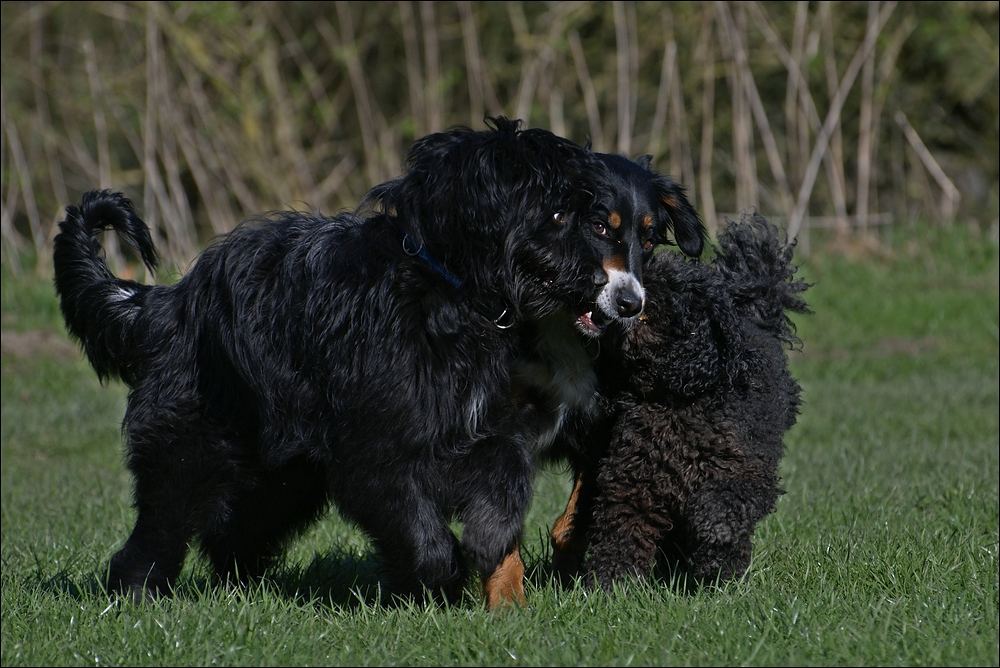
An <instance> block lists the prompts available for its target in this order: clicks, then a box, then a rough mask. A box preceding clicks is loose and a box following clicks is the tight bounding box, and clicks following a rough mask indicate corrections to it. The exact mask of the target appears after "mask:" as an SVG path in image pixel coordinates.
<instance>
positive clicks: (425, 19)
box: [420, 2, 444, 132]
mask: <svg viewBox="0 0 1000 668" xmlns="http://www.w3.org/2000/svg"><path fill="white" fill-rule="evenodd" d="M420 22H421V24H422V25H423V33H424V65H425V66H426V68H427V95H426V96H425V97H424V101H425V102H426V104H427V130H428V131H429V132H440V131H441V130H444V105H443V103H442V99H441V98H442V96H443V93H444V91H443V90H442V88H441V62H440V60H441V46H440V44H438V33H437V22H436V21H435V18H434V3H433V2H421V3H420Z"/></svg>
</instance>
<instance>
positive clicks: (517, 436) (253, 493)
mask: <svg viewBox="0 0 1000 668" xmlns="http://www.w3.org/2000/svg"><path fill="white" fill-rule="evenodd" d="M493 124H494V125H495V127H494V128H491V129H489V130H486V131H481V132H475V131H471V130H467V129H455V130H451V131H447V132H443V133H438V134H434V135H430V136H428V137H425V138H423V139H421V140H419V141H417V142H416V143H415V144H414V146H413V147H412V149H411V150H410V151H409V153H408V158H407V165H406V170H405V172H404V175H403V176H402V177H400V178H399V179H396V180H394V181H390V182H388V183H386V184H383V185H382V186H379V187H377V188H375V189H374V190H373V191H372V193H370V195H369V196H368V197H367V198H366V202H365V203H364V205H365V206H364V208H360V209H359V212H360V213H359V214H341V215H336V216H333V217H326V216H321V215H309V214H306V213H299V212H281V213H275V214H273V215H270V216H267V217H264V218H261V219H256V220H251V221H248V222H246V223H244V224H243V225H241V226H240V227H239V228H237V229H236V230H235V231H234V232H232V233H230V234H228V235H226V236H224V237H222V238H220V239H219V240H218V241H217V242H216V243H214V244H213V245H212V246H210V247H209V248H208V249H207V250H206V251H205V252H204V253H203V254H202V255H201V256H200V258H199V259H198V261H197V263H196V264H194V266H193V267H192V268H191V270H190V271H189V272H188V273H187V275H185V276H184V277H183V278H181V279H180V280H179V281H178V282H177V283H176V284H175V285H172V286H149V285H143V284H139V283H135V282H131V281H126V280H122V279H119V278H117V277H115V276H113V275H112V274H111V272H110V271H109V270H108V267H107V266H106V264H105V263H104V261H103V259H102V258H101V249H100V245H99V242H98V240H97V239H98V237H99V235H100V233H101V232H102V231H103V230H105V229H109V228H110V229H113V230H115V231H116V232H117V233H118V235H119V236H120V237H121V238H123V239H124V240H125V241H126V242H128V243H129V244H130V245H131V246H133V247H134V248H135V249H137V250H138V252H139V253H140V254H141V256H142V258H143V259H144V260H145V261H146V262H147V264H149V265H150V266H153V265H154V264H155V259H156V258H155V251H154V249H153V245H152V243H151V240H150V235H149V231H148V230H147V228H146V225H145V224H144V223H143V222H142V220H141V219H140V218H139V217H138V215H137V214H136V212H135V210H134V208H133V206H132V204H131V202H129V201H128V200H127V199H126V198H125V197H124V196H122V195H121V194H117V193H111V192H108V191H100V192H98V191H94V192H90V193H88V194H87V195H85V196H84V198H83V200H82V203H81V204H80V205H79V206H74V207H69V208H68V210H67V216H66V219H65V220H64V221H63V222H61V223H60V229H61V233H60V234H59V235H58V236H57V237H56V239H55V272H56V277H55V285H56V290H57V292H58V294H59V296H60V298H61V302H60V304H61V308H62V312H63V315H64V317H65V320H66V323H67V326H68V328H69V331H70V332H71V334H72V335H73V336H74V337H75V338H77V339H78V340H79V341H81V342H82V344H83V346H84V348H85V350H86V353H87V356H88V358H89V359H90V361H91V363H92V365H93V367H94V368H95V370H96V371H97V373H98V374H99V375H100V376H101V377H102V378H107V377H111V376H119V377H121V378H122V379H123V380H124V381H125V382H126V383H127V384H128V386H129V387H130V389H131V391H130V394H129V399H128V407H127V411H126V414H125V419H124V425H123V430H124V434H125V437H126V444H127V456H126V461H127V466H128V468H129V470H130V471H131V473H132V475H133V479H134V504H135V507H136V510H137V519H136V524H135V528H134V530H133V531H132V534H131V535H130V537H129V538H128V540H127V542H126V543H125V545H124V546H123V547H122V548H121V549H120V550H119V551H118V552H117V553H116V554H115V555H114V556H113V557H112V559H111V562H110V567H109V580H108V582H109V586H110V589H111V590H112V591H115V592H120V593H124V594H129V595H131V596H133V597H135V598H144V597H150V596H155V595H157V594H161V593H166V592H169V591H170V589H171V584H172V582H173V581H174V580H175V578H176V577H177V574H178V572H179V570H180V568H181V565H182V562H183V560H184V558H185V555H186V553H187V551H188V542H189V541H191V542H192V543H193V544H195V545H196V546H197V547H198V549H200V551H201V552H202V553H204V554H205V555H207V557H208V558H209V559H210V560H211V563H212V564H213V566H214V569H215V571H216V573H217V574H218V575H219V576H220V578H223V579H225V580H229V579H234V578H237V577H238V578H239V579H245V578H247V577H253V576H256V575H259V574H260V573H262V572H263V571H264V570H265V569H266V568H267V567H268V566H269V565H270V564H271V563H272V562H273V561H274V559H275V558H276V557H278V556H279V555H280V554H281V553H282V551H283V549H284V547H285V546H286V544H287V543H288V541H289V540H290V539H291V538H293V537H294V536H295V535H296V534H298V533H300V532H301V531H302V530H304V529H305V528H307V527H308V526H309V525H310V524H311V523H312V522H313V521H314V520H315V519H316V518H317V517H318V516H319V515H320V514H321V513H323V512H324V510H325V509H326V508H327V506H328V505H329V504H330V503H331V502H332V503H333V504H335V505H336V507H337V508H338V509H339V511H340V513H341V514H342V515H343V516H344V517H346V518H348V519H349V520H351V521H353V522H355V523H357V525H359V526H360V527H362V528H363V529H364V530H365V531H366V532H367V533H368V535H369V536H370V537H371V539H372V541H373V544H374V546H375V547H376V549H377V551H378V554H379V556H380V558H381V561H382V563H383V564H384V566H385V567H386V568H387V570H388V571H389V574H390V575H391V581H392V582H393V583H394V588H393V591H394V593H396V594H401V595H412V596H415V597H417V598H420V597H421V596H422V594H423V593H424V591H425V588H426V589H428V590H430V591H431V592H433V593H434V594H435V595H439V596H442V597H445V598H454V597H456V596H457V595H458V593H459V591H460V589H461V587H462V586H463V584H464V582H465V581H466V574H467V570H468V568H467V565H466V564H467V563H468V565H469V566H471V568H472V569H474V570H475V571H477V572H478V573H480V574H482V575H484V576H486V575H489V574H490V573H492V572H493V571H494V569H495V568H496V566H497V565H498V563H500V561H501V559H502V558H503V556H504V555H505V554H508V553H509V552H510V551H511V550H512V549H513V546H514V545H515V544H516V541H517V539H518V537H519V534H520V532H521V529H522V523H523V520H524V515H525V512H526V510H527V508H528V505H529V502H530V498H531V486H532V478H533V473H534V463H533V461H534V456H535V455H536V454H537V453H536V452H535V449H536V447H537V433H535V427H534V426H533V425H534V421H533V420H532V419H531V418H532V416H531V415H527V413H530V409H529V408H526V407H522V406H519V405H515V404H512V402H511V399H510V397H509V386H510V378H509V375H510V370H511V366H512V360H513V359H514V358H515V357H516V356H517V355H518V354H519V351H520V350H521V348H522V347H523V346H524V341H525V338H526V337H531V336H533V335H534V330H533V327H534V325H535V323H536V322H537V321H538V320H539V319H541V318H544V317H547V316H550V315H552V314H554V313H557V312H570V313H576V312H578V311H579V309H580V308H581V305H584V304H588V303H593V299H594V293H595V290H597V289H599V288H600V284H599V283H600V269H601V264H600V258H599V254H598V253H596V252H595V250H594V247H595V243H599V240H595V239H594V238H593V236H594V235H593V232H592V230H593V228H594V224H593V222H594V221H593V219H594V218H595V217H597V218H600V219H602V220H603V219H605V218H606V216H607V212H606V211H603V212H602V209H601V207H600V206H597V205H596V204H595V197H596V193H597V192H598V191H599V189H600V188H601V187H603V186H602V179H603V178H605V174H604V170H603V169H602V168H600V166H599V164H598V163H597V162H596V161H595V160H594V158H593V155H592V154H590V153H589V152H588V151H586V150H585V149H583V148H581V147H579V146H577V145H575V144H573V143H571V142H569V141H566V140H562V139H560V138H557V137H556V136H554V135H552V134H551V133H549V132H546V131H543V130H520V129H519V128H518V127H517V124H516V123H513V122H508V121H506V120H505V119H495V120H494V121H493ZM404 238H405V241H404ZM498 319H499V323H500V324H501V325H504V326H506V325H512V326H510V327H508V328H505V329H502V328H500V327H498V326H497V324H496V323H495V322H494V320H498ZM453 517H457V518H458V519H460V520H461V521H462V522H463V523H464V531H463V534H462V537H461V541H460V540H459V539H458V538H456V536H455V535H454V534H453V533H452V531H451V530H450V528H449V524H448V523H449V520H450V519H452V518H453Z"/></svg>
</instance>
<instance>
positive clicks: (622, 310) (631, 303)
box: [615, 290, 642, 318]
mask: <svg viewBox="0 0 1000 668" xmlns="http://www.w3.org/2000/svg"><path fill="white" fill-rule="evenodd" d="M615 306H616V307H617V308H618V315H620V316H621V317H623V318H631V317H632V316H634V315H639V312H640V311H642V298H641V297H639V295H637V294H635V293H634V292H632V291H631V290H622V291H621V292H619V293H618V295H617V296H616V297H615Z"/></svg>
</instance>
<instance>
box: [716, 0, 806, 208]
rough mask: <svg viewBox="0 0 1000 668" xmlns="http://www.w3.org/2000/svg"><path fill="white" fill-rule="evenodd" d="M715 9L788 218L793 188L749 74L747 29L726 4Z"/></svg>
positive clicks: (751, 76)
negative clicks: (737, 22) (744, 39)
mask: <svg viewBox="0 0 1000 668" xmlns="http://www.w3.org/2000/svg"><path fill="white" fill-rule="evenodd" d="M716 8H717V9H718V12H719V18H720V23H721V25H722V29H723V30H724V31H725V32H727V33H728V37H729V39H728V40H727V41H729V42H731V44H732V51H733V56H734V62H735V67H736V77H737V81H738V84H740V88H741V89H742V94H743V95H744V96H745V99H746V100H747V101H748V102H749V104H750V109H751V111H752V112H753V117H754V120H755V121H756V123H757V131H758V133H760V137H761V141H762V142H763V143H764V151H765V155H766V156H767V161H768V165H769V166H770V168H771V175H772V177H773V178H774V181H775V185H776V186H777V189H778V195H777V200H778V202H779V206H780V208H781V214H782V215H783V216H788V215H790V214H791V212H792V193H791V188H790V187H789V185H788V177H787V176H786V174H785V168H784V165H783V164H782V160H781V152H780V151H779V149H778V142H777V140H776V139H775V136H774V132H773V131H772V130H771V124H770V122H769V121H768V118H767V111H766V110H765V109H764V102H763V100H762V99H761V97H760V92H759V91H758V90H757V83H756V82H755V81H754V77H753V73H752V72H751V71H750V65H749V62H748V58H747V52H746V47H745V46H744V41H743V35H745V34H746V28H745V26H743V28H742V30H741V29H738V28H737V26H736V24H735V22H734V21H733V17H732V14H731V13H730V11H729V7H728V6H727V5H726V3H723V2H718V3H716ZM748 122H749V121H748ZM750 157H752V156H750Z"/></svg>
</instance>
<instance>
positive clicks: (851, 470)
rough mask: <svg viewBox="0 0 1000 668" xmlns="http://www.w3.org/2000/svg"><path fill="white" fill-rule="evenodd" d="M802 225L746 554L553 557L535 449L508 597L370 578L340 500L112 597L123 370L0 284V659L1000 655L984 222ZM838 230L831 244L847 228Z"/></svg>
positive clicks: (761, 660)
mask: <svg viewBox="0 0 1000 668" xmlns="http://www.w3.org/2000/svg"><path fill="white" fill-rule="evenodd" d="M822 241H823V240H822V239H818V238H816V237H815V236H814V239H813V244H812V247H813V249H814V251H813V253H812V255H811V256H810V257H808V258H800V259H799V261H800V262H802V263H803V267H802V269H801V270H800V274H801V275H803V276H804V277H805V278H806V279H807V280H808V281H810V282H812V283H814V286H813V287H812V288H811V289H810V290H809V291H807V292H806V294H805V296H806V298H807V300H808V301H809V303H810V306H811V307H812V308H813V310H814V311H815V314H814V315H811V316H806V317H801V318H797V323H798V331H799V334H800V336H801V337H802V338H803V340H804V346H803V347H802V349H801V351H792V352H790V353H789V354H790V358H791V360H792V368H793V371H794V373H795V375H796V376H797V377H798V378H799V379H800V382H801V383H802V386H803V392H804V399H805V405H804V407H803V410H802V414H801V416H800V419H799V423H798V424H797V425H796V426H795V428H794V429H793V430H792V431H791V432H790V433H789V434H788V437H787V439H786V442H787V445H788V452H787V455H786V457H785V459H784V461H783V466H782V476H783V479H784V487H785V489H786V490H787V494H785V495H784V496H783V497H782V498H781V499H780V500H779V502H778V506H777V510H776V511H775V513H774V514H772V515H771V516H769V517H768V518H767V519H766V520H765V521H764V522H762V523H761V525H760V526H759V527H758V531H757V535H756V540H755V543H756V551H755V555H754V563H753V564H752V566H751V568H750V571H749V573H748V574H747V577H746V578H745V579H744V580H743V581H741V582H736V583H730V584H727V585H725V586H723V587H721V588H706V589H702V590H700V591H698V592H695V593H686V592H684V591H683V590H682V589H681V588H680V587H675V586H673V583H671V582H664V581H658V582H653V583H651V584H644V585H628V586H625V587H623V588H622V590H621V591H618V592H617V593H616V594H615V595H613V596H608V595H605V594H603V593H594V594H590V595H587V594H586V593H584V592H583V591H582V590H581V589H580V588H569V589H562V588H560V587H558V586H556V585H555V584H553V583H552V581H551V579H550V577H549V575H550V574H549V569H548V565H547V564H548V560H549V552H548V545H547V536H548V529H549V527H550V526H551V523H552V521H553V520H554V519H555V518H556V517H557V516H558V515H559V514H560V512H561V510H562V507H563V505H564V503H565V500H566V496H567V494H568V490H569V481H568V479H567V478H566V476H565V475H563V474H562V473H561V472H558V471H546V472H543V473H542V474H541V475H540V477H539V480H538V485H537V492H536V497H535V502H534V505H533V506H532V510H531V514H530V516H529V519H528V525H527V529H526V535H525V541H524V542H525V546H524V547H525V550H524V551H525V560H526V565H527V568H528V576H529V581H528V586H527V588H528V600H529V604H528V606H527V607H526V608H524V609H513V610H506V611H502V612H497V613H488V612H486V611H485V610H484V609H482V607H481V605H480V604H479V603H478V601H477V600H476V598H475V595H474V594H475V592H474V591H473V590H472V589H471V588H470V596H469V600H468V601H466V602H465V603H464V604H462V605H458V606H455V607H452V608H438V607H426V608H421V607H403V608H386V607H382V606H379V605H378V604H377V594H378V574H377V569H376V565H375V562H374V561H373V559H372V557H371V555H370V552H369V548H368V543H367V541H366V540H365V538H364V536H363V535H362V534H360V533H359V532H358V531H356V530H355V529H353V528H352V527H350V526H348V525H346V524H344V523H343V522H342V521H341V520H340V519H339V518H338V517H337V515H336V513H335V512H332V513H330V514H329V516H328V517H327V518H326V519H325V520H324V521H323V522H321V523H320V524H319V525H318V526H316V527H315V528H314V529H313V530H311V531H310V532H309V533H308V534H306V535H305V536H304V537H303V538H302V539H300V540H298V541H297V542H296V543H295V544H294V545H293V546H292V548H291V550H290V551H289V553H288V555H287V559H286V561H285V563H284V564H283V566H282V567H281V568H279V569H277V570H276V572H275V573H274V574H273V577H271V578H270V579H269V580H268V581H266V582H265V583H262V584H259V585H255V586H253V587H251V588H249V589H246V590H235V591H227V590H222V589H218V588H214V587H213V586H211V584H210V579H209V578H208V571H207V569H206V566H205V564H204V563H203V562H201V561H200V560H198V559H196V558H191V559H189V561H188V563H187V565H186V566H185V570H184V572H183V574H182V577H181V581H180V583H179V588H178V592H177V595H176V597H175V598H173V599H170V600H163V601H159V602H156V603H154V604H150V605H146V606H141V607H136V606H133V605H119V606H109V602H108V599H107V598H106V597H105V596H104V595H103V594H102V593H101V591H100V589H99V587H98V585H97V583H98V580H99V577H100V575H101V572H102V569H103V568H104V567H105V565H106V561H107V559H108V557H109V556H110V555H111V554H112V553H113V552H114V550H115V549H116V548H117V547H118V546H120V545H121V543H122V541H124V539H125V538H126V537H127V535H128V533H129V531H130V529H131V525H132V519H133V513H132V509H131V508H130V505H129V485H130V481H129V478H128V475H127V474H126V473H125V471H124V468H123V466H122V463H121V439H120V430H119V427H120V423H121V418H122V415H123V411H124V401H125V389H124V387H123V386H122V385H120V384H117V383H113V384H110V385H108V386H102V385H100V383H98V381H97V379H96V376H95V375H94V373H93V371H92V370H91V369H90V368H89V366H87V364H86V363H85V362H84V361H83V358H82V355H81V353H80V352H79V351H78V349H77V348H76V347H75V346H74V345H72V344H70V343H69V342H68V339H67V338H66V335H65V330H64V329H63V327H62V324H61V320H60V318H59V313H58V307H57V304H56V301H55V297H54V294H53V292H52V288H51V282H50V281H49V280H48V279H46V278H36V277H20V278H15V277H12V276H11V275H10V273H9V272H8V271H7V269H6V268H4V273H3V284H2V298H3V299H2V307H3V310H2V316H3V321H2V325H3V353H2V380H3V383H2V411H3V412H2V423H0V425H2V460H0V471H2V479H0V480H2V484H0V504H2V507H0V510H2V541H0V551H2V571H0V578H2V608H0V622H2V634H0V636H2V655H0V663H2V665H4V666H15V665H52V666H60V665H92V666H93V665H162V666H166V665H169V666H182V665H208V664H219V665H250V664H260V665H400V664H402V665H529V666H538V665H594V666H610V665H630V664H635V665H657V666H664V665H678V664H679V665H720V664H721V665H766V666H774V665H796V666H797V665H848V664H849V665H858V664H862V665H927V666H942V665H994V666H995V665H998V663H1000V645H998V632H1000V621H998V614H1000V613H998V591H1000V590H998V561H997V553H998V542H1000V530H998V525H1000V511H998V504H1000V500H998V487H1000V482H998V477H1000V473H998V470H1000V459H998V448H1000V424H998V422H1000V421H998V413H1000V409H998V402H1000V392H998V372H1000V364H998V357H1000V353H998V321H1000V316H998V247H997V242H996V241H995V240H989V239H986V238H983V237H982V236H981V235H978V234H976V233H974V232H970V231H969V230H967V229H966V228H965V227H961V226H957V227H954V228H950V229H946V230H942V229H923V230H919V231H918V230H915V229H905V230H904V229H899V230H894V231H892V232H891V233H888V234H887V236H885V237H883V238H882V239H881V245H880V246H879V248H878V249H877V251H871V250H869V251H867V252H865V253H863V254H862V256H861V257H860V259H852V255H851V253H850V252H834V251H833V250H831V249H830V247H829V246H825V245H824V244H823V243H822ZM849 250H850V249H848V251H849Z"/></svg>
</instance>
